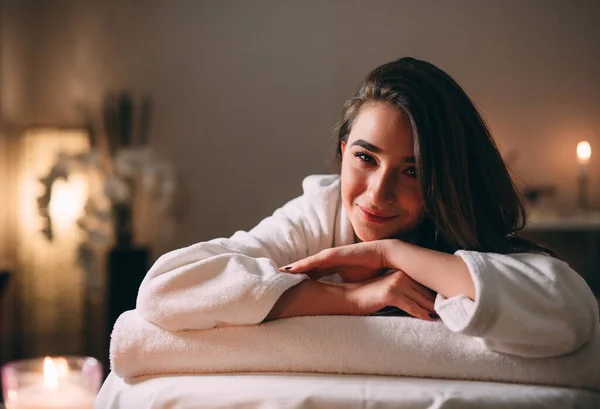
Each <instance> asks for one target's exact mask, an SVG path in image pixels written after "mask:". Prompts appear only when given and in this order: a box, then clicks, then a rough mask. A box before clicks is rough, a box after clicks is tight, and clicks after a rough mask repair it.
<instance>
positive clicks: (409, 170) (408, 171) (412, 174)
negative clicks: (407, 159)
mask: <svg viewBox="0 0 600 409" xmlns="http://www.w3.org/2000/svg"><path fill="white" fill-rule="evenodd" d="M403 173H404V174H405V175H408V176H410V177H413V178H416V177H417V169H416V168H415V167H414V166H412V167H410V168H407V169H406V170H405V171H404V172H403Z"/></svg>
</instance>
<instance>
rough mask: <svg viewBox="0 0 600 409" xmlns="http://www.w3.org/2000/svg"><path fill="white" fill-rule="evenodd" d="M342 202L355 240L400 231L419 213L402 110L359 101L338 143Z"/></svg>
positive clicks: (411, 149)
mask: <svg viewBox="0 0 600 409" xmlns="http://www.w3.org/2000/svg"><path fill="white" fill-rule="evenodd" d="M341 150H342V173H341V182H342V202H343V204H344V208H345V210H346V213H347V214H348V216H349V218H350V221H351V223H352V227H353V228H354V233H355V234H356V236H357V238H358V239H360V240H361V241H371V240H380V239H385V238H390V237H393V236H400V237H401V236H403V235H405V234H409V233H410V232H412V231H413V230H414V229H415V228H416V227H417V226H418V225H419V223H420V221H421V218H422V214H423V197H422V194H421V189H420V186H419V182H418V180H417V175H416V168H415V151H414V139H413V134H412V127H411V124H410V119H409V117H408V115H406V113H405V112H404V111H402V110H399V109H398V108H395V107H393V106H391V105H388V104H383V103H375V104H370V105H366V106H363V107H362V109H361V112H360V114H359V115H358V117H357V118H356V119H355V121H354V124H353V125H352V130H351V132H350V135H349V136H348V141H347V142H346V143H342V146H341Z"/></svg>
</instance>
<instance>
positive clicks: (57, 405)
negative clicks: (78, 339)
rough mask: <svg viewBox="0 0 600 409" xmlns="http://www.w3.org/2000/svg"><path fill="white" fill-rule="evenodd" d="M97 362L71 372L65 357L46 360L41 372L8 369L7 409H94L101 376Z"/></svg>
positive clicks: (6, 377) (93, 361) (6, 387)
mask: <svg viewBox="0 0 600 409" xmlns="http://www.w3.org/2000/svg"><path fill="white" fill-rule="evenodd" d="M89 359H91V358H89ZM38 362H39V361H38ZM96 363H97V361H95V360H92V366H88V367H84V368H81V370H72V369H70V368H69V363H68V361H67V359H66V358H61V357H58V358H50V357H46V358H45V359H44V364H43V370H42V371H40V369H37V370H32V368H31V367H29V368H26V369H23V368H22V369H15V368H12V369H8V370H7V372H6V374H5V373H4V372H3V375H6V376H4V379H6V380H7V381H8V384H7V385H5V394H6V395H5V400H6V407H7V409H93V407H94V401H95V398H96V392H97V389H98V385H97V384H98V383H99V377H100V376H101V369H100V366H99V365H97V364H96ZM38 365H39V364H38ZM38 368H39V366H38ZM90 369H91V371H90ZM3 371H4V368H3ZM86 371H87V373H86Z"/></svg>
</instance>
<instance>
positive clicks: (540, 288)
mask: <svg viewBox="0 0 600 409" xmlns="http://www.w3.org/2000/svg"><path fill="white" fill-rule="evenodd" d="M356 266H362V267H364V271H366V272H368V271H376V270H377V269H381V268H388V269H395V270H398V271H397V273H398V274H399V277H402V274H405V275H407V276H410V277H411V279H413V280H415V281H416V282H418V283H420V284H422V285H424V286H426V287H429V288H431V289H434V290H435V291H437V292H438V296H437V299H436V302H435V310H436V311H437V313H438V315H439V316H440V317H441V318H442V320H443V321H444V323H445V324H446V326H448V328H450V329H451V330H452V331H455V332H460V333H463V334H465V335H470V336H474V337H478V338H480V339H481V341H482V342H483V343H484V345H485V346H486V347H487V348H489V349H492V350H495V351H498V352H504V353H508V354H514V355H521V356H530V357H548V356H557V355H562V354H567V353H570V352H573V351H575V350H577V349H578V348H580V347H581V346H582V345H583V344H585V343H586V342H587V341H588V340H589V339H590V338H591V337H592V336H593V335H594V333H595V332H596V330H597V328H598V304H597V302H596V299H595V298H594V295H593V294H592V292H591V290H590V288H589V287H588V286H587V284H586V283H585V281H584V280H583V278H581V276H579V275H578V274H577V273H576V272H575V271H573V270H572V269H571V268H570V267H569V266H568V265H567V264H566V263H564V262H562V261H560V260H558V259H555V258H552V257H549V256H545V255H541V254H533V253H517V254H496V253H479V252H476V251H462V250H461V251H457V252H456V254H455V255H448V254H441V253H439V252H435V251H432V250H427V249H421V248H419V247H416V246H413V245H410V244H407V243H402V242H399V241H392V240H381V241H375V242H366V243H359V244H354V245H350V246H343V247H337V248H335V249H329V250H325V251H323V252H321V253H319V254H316V255H314V256H311V257H307V258H305V259H303V260H300V261H297V262H295V263H292V264H291V265H288V266H285V267H283V268H282V270H281V271H288V272H290V273H296V274H300V273H306V274H309V275H310V276H311V277H312V278H315V277H316V278H318V276H319V275H321V276H325V275H329V274H331V273H332V272H337V271H340V270H341V269H344V268H348V267H351V268H355V267H356ZM394 274H396V273H394ZM366 278H368V276H367V277H366ZM369 281H370V280H369ZM393 284H394V283H393V282H392V285H391V286H388V287H386V288H384V290H385V291H379V289H377V288H375V289H374V290H376V291H375V292H379V294H380V295H381V296H384V297H388V301H386V302H387V303H390V302H391V303H393V302H394V299H396V298H398V297H399V298H400V299H402V298H403V297H402V294H398V293H396V292H395V291H394V287H395V286H394V285H393ZM372 289H373V287H372V283H371V282H367V283H365V284H362V288H361V287H359V288H358V289H355V290H353V291H352V292H353V293H355V294H358V296H359V297H371V296H373V291H371V290H372ZM359 290H361V291H359ZM388 305H393V304H388Z"/></svg>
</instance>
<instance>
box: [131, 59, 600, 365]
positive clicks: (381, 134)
mask: <svg viewBox="0 0 600 409" xmlns="http://www.w3.org/2000/svg"><path fill="white" fill-rule="evenodd" d="M338 139H339V151H338V154H339V156H340V158H341V173H340V175H339V176H337V175H328V176H310V177H308V178H306V179H305V180H304V183H303V188H304V194H303V196H301V197H299V198H296V199H294V200H292V201H290V202H289V203H287V204H286V205H284V206H283V207H282V208H280V209H278V210H277V211H276V212H275V213H274V214H273V216H271V217H268V218H267V219H265V220H263V221H262V222H261V223H260V224H259V225H258V226H256V227H255V228H254V229H252V230H250V231H249V232H242V231H240V232H237V233H235V234H234V235H233V236H232V237H231V238H229V239H215V240H211V241H208V242H205V243H198V244H195V245H192V246H190V247H187V248H184V249H180V250H176V251H173V252H171V253H168V254H166V255H164V256H162V257H161V258H160V259H159V260H158V261H157V262H156V263H155V265H154V266H153V267H152V269H151V270H150V271H149V273H148V275H147V276H146V278H145V279H144V282H143V283H142V285H141V287H140V291H139V296H138V304H137V309H138V310H139V312H140V314H141V315H142V316H143V317H144V318H145V319H146V320H148V321H150V322H153V323H155V324H156V325H159V326H161V327H163V328H165V329H168V330H172V331H176V330H185V329H203V328H213V327H216V326H226V325H251V324H258V323H260V322H262V321H264V320H272V319H278V318H283V317H291V316H302V315H370V314H373V313H376V312H377V311H380V310H381V309H382V308H384V307H390V306H391V307H397V308H399V309H401V310H404V311H406V312H407V313H409V314H410V315H413V316H414V317H417V318H421V319H426V320H432V319H436V318H438V315H439V317H440V318H441V319H442V321H443V322H444V323H445V324H446V326H448V327H449V328H450V329H451V330H453V331H456V332H461V333H464V334H466V335H471V336H475V337H479V338H481V340H482V341H483V343H484V344H485V345H486V346H487V347H488V348H490V349H493V350H496V351H499V352H505V353H511V354H517V355H524V356H554V355H560V354H565V353H569V352H572V351H574V350H576V349H578V348H579V347H581V346H582V345H583V344H584V343H585V342H586V341H587V340H589V339H590V338H591V337H592V335H593V333H594V332H595V330H596V326H597V322H598V306H597V303H596V300H595V298H594V296H593V295H592V293H591V291H590V289H589V287H588V286H587V285H586V283H585V282H584V280H583V279H582V278H581V277H580V276H579V275H577V273H576V272H574V271H573V270H572V269H571V268H569V266H568V265H567V264H566V263H564V262H562V261H560V260H558V259H556V258H554V257H552V256H551V254H550V252H549V251H547V250H545V249H544V248H542V247H540V246H538V245H536V244H534V243H530V242H528V241H526V240H523V239H520V238H518V237H517V236H516V234H515V233H516V232H517V231H518V230H519V229H521V228H522V227H523V226H524V224H525V213H524V209H523V206H522V204H521V202H520V200H519V197H518V194H517V192H516V189H515V187H514V184H513V182H512V180H511V178H510V175H509V173H508V171H507V169H506V167H505V165H504V163H503V161H502V158H501V156H500V154H499V152H498V149H497V148H496V146H495V144H494V142H493V140H492V138H491V136H490V133H489V131H488V129H487V127H486V125H485V124H484V122H483V120H482V119H481V117H480V115H479V114H478V112H477V110H476V108H475V107H474V106H473V104H472V102H471V101H470V100H469V98H468V97H467V96H466V94H465V93H464V91H463V90H462V89H461V88H460V86H459V85H458V84H457V83H456V82H455V81H454V80H452V79H451V78H450V77H449V76H448V75H447V74H445V73H444V72H443V71H441V70H440V69H439V68H437V67H435V66H433V65H431V64H429V63H427V62H424V61H419V60H416V59H413V58H401V59H399V60H396V61H393V62H390V63H388V64H384V65H383V66H381V67H378V68H376V69H375V70H374V71H373V72H371V73H370V74H369V76H368V77H367V78H366V80H365V81H364V82H363V84H362V85H361V86H360V88H359V90H358V92H357V93H356V95H355V96H354V97H353V98H352V99H350V100H349V101H348V102H347V103H346V105H345V107H344V111H343V115H342V121H341V123H340V126H339V132H338ZM324 277H325V279H322V278H324Z"/></svg>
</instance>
